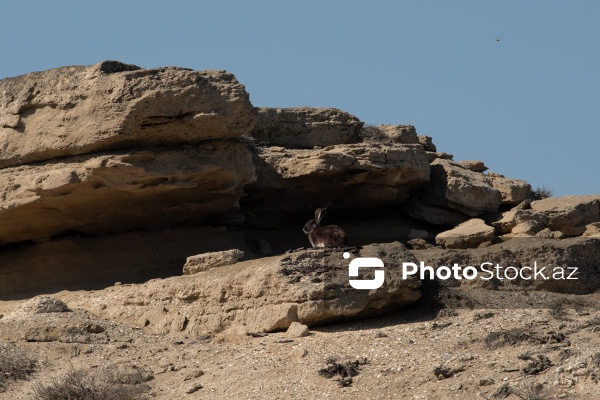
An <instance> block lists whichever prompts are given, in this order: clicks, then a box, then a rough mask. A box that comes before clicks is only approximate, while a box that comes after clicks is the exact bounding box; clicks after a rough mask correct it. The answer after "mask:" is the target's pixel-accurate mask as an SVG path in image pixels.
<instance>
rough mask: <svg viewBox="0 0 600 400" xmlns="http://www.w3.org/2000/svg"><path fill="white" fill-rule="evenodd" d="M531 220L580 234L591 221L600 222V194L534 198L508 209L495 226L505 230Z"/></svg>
mask: <svg viewBox="0 0 600 400" xmlns="http://www.w3.org/2000/svg"><path fill="white" fill-rule="evenodd" d="M530 221H534V222H535V223H537V224H538V225H540V226H541V227H542V228H549V229H550V230H551V231H560V232H561V233H562V234H563V235H566V236H579V235H581V234H583V233H584V232H585V231H586V229H587V225H588V224H591V223H595V222H600V196H599V195H590V196H563V197H552V198H547V199H543V200H537V201H532V202H530V203H528V204H527V205H526V206H524V207H515V208H514V209H512V210H510V211H507V212H505V213H504V214H503V215H502V218H501V219H499V220H498V221H497V222H495V223H494V226H495V227H496V229H497V230H498V231H499V232H500V233H504V234H506V233H511V232H513V230H514V229H515V227H517V226H518V225H519V224H522V223H525V222H530ZM540 230H541V229H540Z"/></svg>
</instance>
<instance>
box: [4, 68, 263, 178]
mask: <svg viewBox="0 0 600 400" xmlns="http://www.w3.org/2000/svg"><path fill="white" fill-rule="evenodd" d="M255 121H256V116H255V111H254V107H253V106H252V104H250V100H249V95H248V93H247V92H246V90H245V89H244V86H243V85H241V84H240V83H238V81H237V80H236V78H235V77H234V76H233V75H232V74H231V73H228V72H226V71H193V70H189V69H185V68H176V67H166V68H156V69H140V68H138V67H135V66H132V65H126V64H122V63H119V62H116V61H105V62H102V63H99V64H96V65H93V66H90V67H80V66H76V67H63V68H57V69H52V70H48V71H44V72H37V73H32V74H27V75H23V76H18V77H15V78H7V79H3V80H1V81H0V143H2V145H1V148H0V168H4V167H9V166H15V165H21V164H25V163H31V162H39V161H45V160H50V159H55V158H58V157H65V156H72V155H78V154H85V153H93V152H99V151H106V150H114V149H122V148H125V147H129V148H134V147H146V146H153V145H160V146H163V145H179V144H186V143H198V142H200V141H205V140H209V139H224V138H237V137H240V136H242V135H244V134H247V133H249V132H250V131H251V130H252V128H253V126H254V124H255Z"/></svg>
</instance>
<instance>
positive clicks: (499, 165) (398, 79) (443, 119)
mask: <svg viewBox="0 0 600 400" xmlns="http://www.w3.org/2000/svg"><path fill="white" fill-rule="evenodd" d="M0 10H1V13H2V22H1V24H0V35H1V37H2V47H1V49H2V56H1V61H0V78H4V77H8V76H14V75H20V74H24V73H27V72H31V71H39V70H44V69H48V68H53V67H58V66H62V65H75V64H77V65H81V64H94V63H96V62H98V61H101V60H106V59H116V60H120V61H123V62H127V63H133V64H137V65H139V66H141V67H157V66H164V65H177V66H182V67H190V68H194V69H226V70H228V71H231V72H233V73H234V74H235V75H236V76H237V78H238V79H239V80H240V82H242V83H243V84H245V85H246V88H247V90H248V91H249V92H250V97H251V100H252V102H253V104H254V105H256V106H271V107H291V106H315V107H316V106H327V107H336V108H340V109H343V110H346V111H348V112H351V113H353V114H355V115H356V116H357V117H359V118H360V119H361V120H363V121H365V122H367V123H372V124H380V123H389V124H394V123H399V124H406V123H408V124H414V125H415V126H416V127H417V132H419V133H421V134H427V135H430V136H433V139H434V143H436V144H437V146H438V149H440V150H442V151H446V152H449V153H453V154H454V155H455V159H456V160H460V159H481V160H483V161H485V162H486V164H487V165H488V166H489V167H490V169H491V170H492V171H495V172H499V173H503V174H505V175H507V176H509V177H514V178H521V179H525V180H527V181H529V182H530V183H531V184H532V185H533V186H534V187H535V186H541V185H546V186H547V187H550V188H553V189H554V190H555V194H557V195H566V194H596V193H600V179H599V178H598V177H597V175H598V174H599V173H600V168H599V167H598V161H597V159H598V153H599V151H600V132H599V128H598V127H599V124H598V121H597V119H598V118H599V117H600V1H598V0H577V1H567V0H561V1H556V0H527V1H522V0H519V1H516V0H515V1H510V0H503V1H500V0H496V1H487V0H472V1H462V0H454V1H427V0H421V1H416V0H414V1H369V2H367V1H360V2H359V1H333V0H329V1H328V0H321V1H312V0H311V1H307V0H305V1H302V2H300V1H294V2H292V1H283V0H280V1H260V0H255V1H214V0H213V1H210V2H207V1H177V0H173V1H170V2H166V1H161V2H158V1H112V0H110V1H109V0H106V1H101V2H86V1H59V0H57V1H27V0H20V1H12V2H8V1H6V2H3V4H2V7H1V8H0ZM497 39H501V40H500V41H497Z"/></svg>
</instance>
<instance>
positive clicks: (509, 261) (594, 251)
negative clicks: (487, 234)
mask: <svg viewBox="0 0 600 400" xmlns="http://www.w3.org/2000/svg"><path fill="white" fill-rule="evenodd" d="M412 253H413V254H414V255H415V257H416V258H417V259H418V260H419V261H422V262H423V263H424V264H425V265H427V266H431V267H433V268H434V269H437V268H439V267H441V266H450V267H452V266H453V265H454V264H455V263H456V264H458V265H459V266H460V267H462V268H464V267H466V266H473V267H475V268H476V269H478V270H479V271H480V272H479V273H480V278H482V277H483V278H488V279H486V280H482V279H480V278H479V279H475V280H468V279H462V280H457V279H453V278H450V279H448V280H441V281H439V283H440V284H442V285H445V286H449V287H452V286H464V287H465V288H468V289H469V291H467V292H466V294H467V296H469V295H473V294H475V293H474V292H473V291H472V289H474V288H477V286H480V287H487V288H491V289H494V290H492V291H489V290H488V291H487V294H485V295H484V296H482V297H481V299H482V303H480V304H479V305H478V307H482V308H495V307H499V308H515V307H519V308H522V307H524V306H526V305H530V304H532V303H531V302H532V300H533V301H534V302H535V303H533V304H535V305H536V308H552V306H556V304H552V303H550V299H551V297H550V296H549V297H548V298H546V296H545V295H544V296H542V295H541V293H540V292H536V291H537V290H547V291H551V292H556V293H570V294H587V293H594V292H595V291H597V290H598V288H599V287H600V270H599V268H598V265H600V239H597V238H566V239H563V240H556V239H548V238H534V237H526V238H514V239H511V240H508V241H506V242H504V243H499V244H495V245H493V246H488V247H485V248H478V249H468V250H453V249H440V248H435V249H425V250H413V251H412ZM484 263H487V264H486V265H484V268H486V269H487V270H489V271H491V272H492V274H493V276H491V279H489V278H490V274H489V273H488V272H484V271H483V269H482V268H481V267H482V264H484ZM534 267H537V271H538V275H537V276H536V275H535V274H534V271H535V270H533V268H534ZM529 268H532V269H531V270H530V269H529ZM540 271H541V272H540ZM505 274H506V275H505ZM516 275H517V276H516ZM522 277H523V278H525V279H523V278H522ZM519 289H520V290H519ZM494 291H499V293H498V294H499V295H500V297H504V296H506V297H505V298H504V300H499V303H498V304H494V303H493V302H492V301H491V298H490V299H489V300H488V297H489V296H492V295H493V292H494ZM513 292H519V293H520V294H519V295H518V296H514V297H513V296H512V295H513V294H514V293H513ZM515 300H516V301H515ZM563 300H567V299H565V298H563ZM559 304H560V303H559Z"/></svg>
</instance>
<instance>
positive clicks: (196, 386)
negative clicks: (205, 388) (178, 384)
mask: <svg viewBox="0 0 600 400" xmlns="http://www.w3.org/2000/svg"><path fill="white" fill-rule="evenodd" d="M200 389H202V385H201V384H199V383H196V384H194V385H192V386H190V387H189V388H188V389H187V390H186V391H185V393H186V394H192V393H196V392H197V391H198V390H200Z"/></svg>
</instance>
